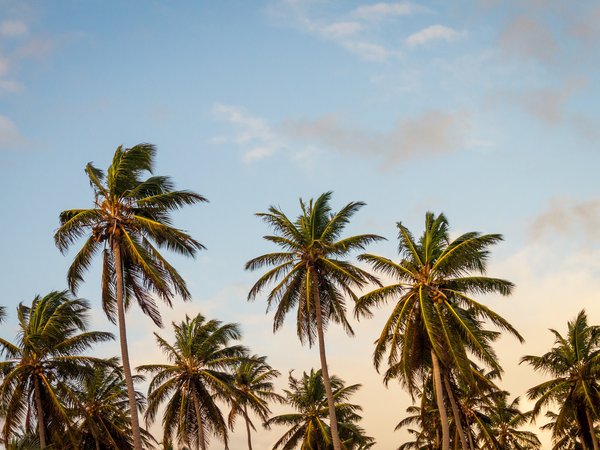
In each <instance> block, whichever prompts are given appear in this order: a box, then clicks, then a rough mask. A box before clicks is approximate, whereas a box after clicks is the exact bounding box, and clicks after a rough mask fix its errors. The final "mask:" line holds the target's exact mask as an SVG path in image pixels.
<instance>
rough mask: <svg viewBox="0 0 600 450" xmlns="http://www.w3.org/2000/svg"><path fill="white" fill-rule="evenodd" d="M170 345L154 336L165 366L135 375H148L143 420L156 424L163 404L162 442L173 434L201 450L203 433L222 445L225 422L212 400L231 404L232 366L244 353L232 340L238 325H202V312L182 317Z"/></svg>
mask: <svg viewBox="0 0 600 450" xmlns="http://www.w3.org/2000/svg"><path fill="white" fill-rule="evenodd" d="M173 328H174V331H175V343H174V344H169V343H168V342H167V341H166V340H165V339H163V338H162V337H160V336H159V335H158V334H156V333H154V335H155V336H156V341H157V343H158V346H159V347H160V348H161V350H163V352H164V353H165V354H166V355H167V358H168V360H169V362H170V364H149V365H144V366H140V367H138V368H137V370H138V371H141V372H147V373H149V374H151V375H153V378H152V381H151V382H150V386H149V387H148V408H147V409H146V422H147V423H151V422H153V421H154V420H155V418H156V414H157V412H158V408H159V406H160V405H161V404H162V403H164V402H165V401H166V402H167V405H166V408H165V412H164V415H163V420H162V424H163V428H164V437H163V442H172V441H173V435H174V434H175V435H176V436H177V439H178V441H179V443H180V444H181V445H187V446H189V447H191V446H193V445H197V446H199V447H200V448H201V449H202V450H206V446H207V442H208V435H209V434H212V435H215V436H217V437H219V438H220V439H221V440H222V441H223V442H224V443H225V445H226V446H227V442H228V433H227V424H226V422H225V419H224V418H223V414H222V412H221V409H220V408H219V406H218V404H217V401H219V400H221V401H226V402H228V403H230V404H231V403H232V402H233V401H234V396H235V390H234V387H233V383H234V376H233V372H234V370H235V367H236V366H237V365H238V364H239V363H240V362H241V361H242V360H243V359H244V358H245V357H246V355H247V350H246V348H245V347H243V346H241V345H231V341H237V340H239V339H240V338H241V332H240V328H239V326H238V325H237V324H231V323H227V324H222V323H221V322H220V321H218V320H209V321H207V320H206V319H205V318H204V316H202V314H198V315H197V316H196V317H194V318H193V319H190V318H189V317H187V316H186V318H185V320H184V321H183V322H181V323H179V324H175V323H173Z"/></svg>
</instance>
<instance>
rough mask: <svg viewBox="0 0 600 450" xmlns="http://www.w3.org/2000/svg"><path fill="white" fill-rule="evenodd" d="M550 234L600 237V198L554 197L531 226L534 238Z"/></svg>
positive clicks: (531, 233) (531, 234)
mask: <svg viewBox="0 0 600 450" xmlns="http://www.w3.org/2000/svg"><path fill="white" fill-rule="evenodd" d="M548 234H553V235H556V234H559V235H562V236H568V235H579V236H584V237H586V238H591V239H598V238H599V237H600V198H593V199H590V200H574V199H572V198H554V199H553V200H552V201H551V202H550V204H549V205H548V207H547V208H546V209H545V210H544V211H543V212H542V213H540V214H539V215H538V216H537V217H536V218H535V219H534V220H533V223H532V225H531V227H530V236H531V238H533V239H537V238H540V237H541V236H544V235H548Z"/></svg>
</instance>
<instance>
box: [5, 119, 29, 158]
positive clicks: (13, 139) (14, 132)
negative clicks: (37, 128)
mask: <svg viewBox="0 0 600 450" xmlns="http://www.w3.org/2000/svg"><path fill="white" fill-rule="evenodd" d="M24 142H25V138H24V137H23V136H22V135H21V132H20V131H19V129H18V128H17V125H16V124H15V123H14V122H13V121H12V120H11V119H9V118H8V117H6V116H4V115H2V114H0V150H11V149H14V148H15V147H19V146H20V145H22V144H23V143H24Z"/></svg>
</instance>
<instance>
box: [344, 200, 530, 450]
mask: <svg viewBox="0 0 600 450" xmlns="http://www.w3.org/2000/svg"><path fill="white" fill-rule="evenodd" d="M398 230H399V233H398V238H399V241H400V242H399V253H400V256H401V260H400V262H399V263H395V262H393V261H391V260H390V259H387V258H384V257H381V256H376V255H371V254H367V255H361V256H359V259H360V260H361V261H365V262H368V263H370V264H371V265H372V266H373V268H374V269H375V270H376V271H378V272H381V273H383V274H385V275H387V276H389V277H393V278H395V279H396V280H397V283H395V284H392V285H389V286H385V287H381V288H378V289H375V290H374V291H372V292H370V293H368V294H366V295H364V296H362V297H361V298H360V299H359V300H358V302H357V304H356V308H355V314H356V315H357V317H360V316H370V315H371V314H372V312H371V309H372V308H373V307H375V306H378V305H380V304H382V303H385V302H387V301H389V300H393V301H395V305H394V308H393V311H392V313H391V315H390V317H389V319H388V320H387V322H386V323H385V325H384V328H383V330H382V331H381V334H380V336H379V338H378V339H377V341H376V346H375V352H374V364H375V367H377V369H379V367H380V365H381V362H382V360H383V358H384V355H385V354H386V353H387V354H388V357H387V364H388V366H389V368H390V369H389V371H388V373H387V374H386V378H385V379H386V380H389V379H392V378H396V377H397V378H399V380H400V381H401V382H402V383H403V384H404V385H405V386H406V387H407V388H408V390H409V392H410V393H411V395H414V392H415V388H416V386H417V385H416V380H417V379H419V380H421V381H423V380H424V379H425V378H426V377H427V374H428V373H429V371H430V370H433V379H434V390H435V397H436V403H437V406H438V411H439V414H440V420H441V427H442V450H448V448H449V445H450V433H449V421H448V416H447V413H446V407H445V404H444V392H445V391H446V394H447V395H448V396H449V398H450V399H451V396H452V392H451V391H450V390H448V381H449V380H448V379H449V376H450V373H451V372H455V374H456V376H459V377H461V378H464V379H465V380H466V381H467V382H468V383H469V384H473V385H474V384H476V381H475V378H474V372H473V369H472V362H471V360H470V358H469V356H470V355H474V356H475V357H477V358H478V359H479V360H480V361H482V362H484V363H485V364H486V365H487V366H489V367H490V368H492V369H494V370H497V371H498V373H500V372H501V371H502V368H501V367H500V364H499V363H498V359H497V357H496V354H495V352H494V350H493V348H492V347H491V342H493V341H494V340H495V339H496V338H497V337H498V333H497V332H493V331H489V330H485V329H483V323H484V322H485V321H490V322H492V323H493V324H494V325H496V326H497V327H499V328H500V329H503V330H506V331H508V332H510V333H511V334H513V335H514V336H516V337H517V338H518V339H519V340H520V341H521V342H522V341H523V338H522V337H521V336H520V335H519V333H518V332H517V331H516V330H515V329H514V328H513V327H512V325H510V324H509V323H508V322H507V321H506V320H505V319H503V318H502V317H500V316H499V315H498V314H496V313H495V312H493V311H492V310H491V309H489V308H488V307H486V306H485V305H483V304H481V303H479V302H478V301H476V300H475V299H474V298H473V297H472V295H473V294H487V293H499V294H502V295H509V294H510V292H511V290H512V288H513V284H512V283H510V282H509V281H506V280H501V279H498V278H490V277H487V276H485V275H484V274H485V270H486V262H487V258H488V256H489V251H488V247H490V246H491V245H493V244H495V243H497V242H499V241H500V240H502V237H501V236H500V235H499V234H486V235H482V234H480V233H477V232H469V233H465V234H463V235H462V236H459V237H458V238H457V239H455V240H453V241H452V240H450V236H449V230H448V221H447V220H446V218H445V217H444V215H443V214H440V215H439V216H437V217H435V216H434V214H433V213H431V212H428V213H427V214H426V216H425V231H424V233H423V235H422V236H421V238H420V239H419V240H418V241H416V240H415V239H414V237H413V235H412V234H411V233H410V231H409V230H408V229H407V228H406V227H405V226H404V225H403V224H402V223H398ZM453 410H454V411H455V410H456V409H455V408H454V404H453ZM454 416H455V419H456V418H457V414H454ZM457 426H458V427H459V429H460V428H461V425H460V424H459V423H457ZM461 440H462V441H463V447H464V446H465V443H464V439H463V437H462V436H461Z"/></svg>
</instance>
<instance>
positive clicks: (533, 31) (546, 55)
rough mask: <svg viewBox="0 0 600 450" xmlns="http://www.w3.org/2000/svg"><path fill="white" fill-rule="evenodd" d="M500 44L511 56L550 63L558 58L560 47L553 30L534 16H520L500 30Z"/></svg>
mask: <svg viewBox="0 0 600 450" xmlns="http://www.w3.org/2000/svg"><path fill="white" fill-rule="evenodd" d="M498 44H499V45H500V47H501V48H502V49H503V50H504V51H505V52H506V54H508V55H510V56H514V57H516V58H521V59H525V60H534V61H538V62H543V63H549V62H552V61H554V60H555V59H556V58H557V55H558V52H559V47H558V44H557V42H556V39H555V37H554V34H553V32H552V30H551V29H550V28H549V27H548V26H547V25H546V24H545V23H543V22H541V21H540V20H538V19H535V18H533V17H527V16H519V17H516V18H514V19H513V20H511V21H510V22H508V23H507V24H506V26H505V27H504V28H503V29H502V31H501V32H500V35H499V37H498Z"/></svg>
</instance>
